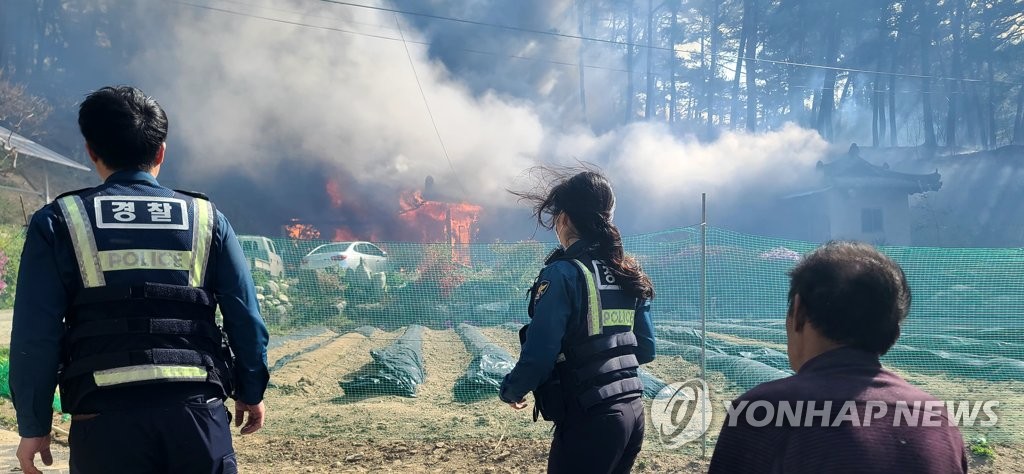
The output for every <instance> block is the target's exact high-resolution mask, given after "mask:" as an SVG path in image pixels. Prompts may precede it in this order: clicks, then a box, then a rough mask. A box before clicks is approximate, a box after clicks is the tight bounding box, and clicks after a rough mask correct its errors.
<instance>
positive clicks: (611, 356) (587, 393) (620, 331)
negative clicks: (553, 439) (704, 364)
mask: <svg viewBox="0 0 1024 474" xmlns="http://www.w3.org/2000/svg"><path fill="white" fill-rule="evenodd" d="M558 260H567V261H570V262H572V263H573V264H574V265H575V266H576V267H577V268H579V270H580V275H581V277H582V278H583V280H584V281H585V287H586V301H585V311H584V312H583V314H581V315H580V317H582V318H584V321H582V322H581V324H573V322H572V321H570V324H569V325H568V327H569V328H578V329H575V330H572V329H571V330H570V331H569V332H567V333H566V336H565V338H564V339H563V342H562V352H561V353H560V354H559V355H558V361H557V362H556V364H555V370H554V373H553V374H552V376H551V377H550V378H549V379H548V380H547V381H546V382H545V383H543V384H542V385H541V386H540V387H538V389H537V390H535V391H534V396H535V399H536V410H538V411H539V412H540V414H542V415H543V416H544V419H546V420H549V421H555V422H556V423H557V422H558V421H560V419H561V418H563V416H564V412H565V410H566V408H568V407H569V406H570V405H571V404H575V405H576V407H577V408H579V409H582V410H584V411H586V410H588V409H590V408H593V407H595V406H597V405H600V404H602V403H606V402H610V401H621V400H631V399H635V398H638V397H640V396H641V394H642V393H643V383H642V382H641V381H640V378H639V377H638V376H637V368H639V366H640V364H639V363H638V361H637V359H636V355H635V350H636V346H637V341H636V336H635V335H634V334H633V319H634V316H635V314H636V308H637V306H638V300H637V298H636V297H633V296H631V295H630V294H629V293H627V292H626V291H625V290H623V289H622V288H621V287H620V286H619V285H618V282H617V281H616V275H615V273H614V272H613V271H612V270H611V268H609V267H608V266H607V265H605V264H604V263H603V262H601V261H600V260H597V259H595V258H593V257H592V256H591V255H590V254H589V253H587V252H583V253H581V254H579V255H573V256H569V255H566V254H564V253H556V254H554V255H553V256H552V257H551V258H549V259H548V261H547V263H548V264H551V263H553V262H555V261H558ZM536 291H537V287H536V284H535V285H534V288H533V289H531V292H530V293H531V298H530V308H529V313H530V318H533V303H534V301H535V300H536V299H535V298H534V294H535V292H536ZM524 329H525V328H524ZM520 335H521V339H523V338H524V336H525V331H523V332H521V333H520ZM536 415H537V413H536V412H535V413H534V416H535V419H536Z"/></svg>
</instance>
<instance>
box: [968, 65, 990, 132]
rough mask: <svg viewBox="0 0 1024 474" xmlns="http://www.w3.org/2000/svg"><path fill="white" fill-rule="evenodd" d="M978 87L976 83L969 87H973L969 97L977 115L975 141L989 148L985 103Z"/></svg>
mask: <svg viewBox="0 0 1024 474" xmlns="http://www.w3.org/2000/svg"><path fill="white" fill-rule="evenodd" d="M978 72H979V73H980V72H981V69H980V68H979V70H978ZM979 87H980V86H977V85H975V86H972V87H971V89H973V92H974V93H973V94H972V95H971V96H972V97H971V98H972V103H973V105H974V113H975V114H976V115H977V117H978V141H977V143H978V144H980V145H981V146H982V148H984V149H986V150H988V149H989V148H991V147H990V145H989V143H988V118H987V117H986V116H985V103H984V101H983V100H982V93H981V91H979V90H978V88H979Z"/></svg>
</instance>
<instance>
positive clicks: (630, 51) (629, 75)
mask: <svg viewBox="0 0 1024 474" xmlns="http://www.w3.org/2000/svg"><path fill="white" fill-rule="evenodd" d="M626 5H627V6H626V8H628V9H629V13H628V14H627V15H626V18H627V19H626V120H625V122H626V123H627V124H628V123H630V122H632V121H633V100H634V97H633V56H634V55H635V48H634V47H633V0H628V1H627V2H626Z"/></svg>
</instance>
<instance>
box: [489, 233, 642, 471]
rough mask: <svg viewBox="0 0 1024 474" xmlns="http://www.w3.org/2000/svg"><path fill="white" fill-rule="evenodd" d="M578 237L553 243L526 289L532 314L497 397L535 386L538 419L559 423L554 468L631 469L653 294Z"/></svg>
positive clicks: (514, 397)
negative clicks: (632, 291)
mask: <svg viewBox="0 0 1024 474" xmlns="http://www.w3.org/2000/svg"><path fill="white" fill-rule="evenodd" d="M592 248H593V247H592V244H591V243H589V242H586V241H578V242H576V243H574V244H573V245H572V246H570V247H569V248H568V249H566V250H564V251H556V252H555V253H554V254H552V255H551V257H549V258H548V260H547V262H546V267H545V268H544V269H543V270H542V271H541V273H540V276H538V277H537V282H536V283H535V284H534V286H533V288H532V289H531V290H530V317H531V318H532V321H531V323H530V324H529V325H528V326H526V327H524V328H523V330H522V331H520V341H521V342H522V343H523V347H522V352H521V354H520V357H519V362H518V363H517V364H516V367H515V368H514V369H513V370H512V372H511V373H510V374H509V375H508V376H506V377H505V381H504V383H503V384H502V387H501V393H500V398H501V399H502V401H505V402H514V401H519V400H522V399H523V398H524V397H525V396H526V393H527V392H530V391H532V392H534V399H535V406H534V419H536V417H537V415H538V414H540V415H543V417H544V419H546V420H548V421H552V422H554V423H555V432H554V440H553V441H552V443H551V454H550V456H549V458H548V471H549V472H587V473H599V472H629V470H630V469H631V468H632V466H633V462H634V461H635V460H636V456H637V454H639V453H640V448H641V445H642V443H643V435H644V409H643V402H642V400H641V395H642V393H643V384H642V383H641V382H640V379H639V377H638V376H637V369H638V368H639V366H640V364H645V363H647V362H650V361H652V360H654V327H653V324H652V322H651V315H650V303H649V302H648V301H646V300H645V299H642V298H635V297H633V296H631V295H629V294H628V293H627V292H626V291H624V290H622V289H621V287H619V285H618V284H617V282H616V277H615V274H614V273H613V272H612V271H611V269H610V268H608V267H607V266H606V265H604V264H603V263H602V262H601V261H600V260H597V259H595V258H593V256H592V254H591V249H592Z"/></svg>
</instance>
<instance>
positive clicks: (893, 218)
mask: <svg viewBox="0 0 1024 474" xmlns="http://www.w3.org/2000/svg"><path fill="white" fill-rule="evenodd" d="M826 199H827V200H828V203H827V206H828V214H829V216H830V217H829V221H830V222H829V224H830V230H831V234H832V238H833V239H847V240H858V241H862V242H868V243H872V244H875V245H910V205H909V204H908V201H909V200H908V197H907V193H906V192H905V191H893V190H879V189H870V188H867V189H833V190H831V191H829V192H828V196H827V198H826ZM865 210H869V211H868V213H869V214H874V215H875V216H877V213H878V212H881V229H871V228H870V227H872V225H871V224H872V223H871V222H865V220H866V219H865ZM871 219H872V218H871V217H868V218H867V220H868V221H870V220H871ZM875 224H877V222H876V223H875Z"/></svg>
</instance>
